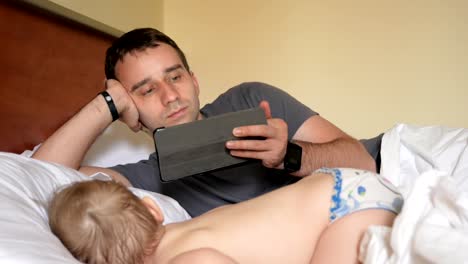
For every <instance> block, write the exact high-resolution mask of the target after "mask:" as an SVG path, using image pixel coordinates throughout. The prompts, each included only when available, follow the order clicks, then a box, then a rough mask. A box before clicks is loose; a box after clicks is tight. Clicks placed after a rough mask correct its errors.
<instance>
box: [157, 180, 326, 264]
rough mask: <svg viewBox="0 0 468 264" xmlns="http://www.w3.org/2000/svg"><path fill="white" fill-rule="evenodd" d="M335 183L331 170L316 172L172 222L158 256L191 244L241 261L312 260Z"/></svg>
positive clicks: (167, 257)
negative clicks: (257, 194) (188, 218)
mask: <svg viewBox="0 0 468 264" xmlns="http://www.w3.org/2000/svg"><path fill="white" fill-rule="evenodd" d="M312 177H313V178H312ZM332 186H333V179H332V177H330V176H329V175H313V176H311V177H310V178H306V179H303V180H301V181H299V182H298V183H296V184H293V185H290V186H287V187H284V188H281V189H279V190H276V191H273V192H271V193H268V194H266V195H263V196H261V197H258V198H255V199H252V200H250V201H247V202H243V203H240V204H236V205H229V206H224V207H220V208H217V209H215V210H212V211H210V212H208V213H206V214H204V215H202V216H200V217H197V218H194V219H192V220H190V221H187V222H183V223H179V224H174V225H169V226H167V232H166V236H165V237H164V238H163V240H162V241H161V244H160V247H159V248H158V250H157V251H158V252H157V254H156V255H157V256H158V260H159V261H162V262H164V263H165V262H166V261H168V260H170V259H172V258H173V257H175V256H177V255H179V254H182V253H184V252H187V251H190V250H193V249H197V248H213V249H216V250H218V251H220V252H222V253H224V254H226V255H227V256H229V257H231V258H233V259H234V260H236V261H237V262H239V263H269V264H271V263H285V261H287V263H309V261H310V259H311V257H312V254H313V250H314V247H315V244H316V242H317V239H318V238H319V236H320V233H321V232H322V231H323V229H324V228H325V227H326V226H327V225H328V212H329V208H330V201H331V193H332ZM159 263H160V262H159Z"/></svg>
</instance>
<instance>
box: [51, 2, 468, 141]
mask: <svg viewBox="0 0 468 264" xmlns="http://www.w3.org/2000/svg"><path fill="white" fill-rule="evenodd" d="M53 2H55V3H57V4H60V5H62V6H65V7H67V8H70V9H72V10H74V11H76V12H79V13H82V14H84V15H86V16H89V17H91V18H93V19H96V20H98V21H100V22H102V23H105V24H108V25H110V26H112V27H115V28H117V29H120V30H122V31H127V30H130V29H132V28H134V27H141V26H153V27H157V28H160V29H163V30H164V31H165V32H166V33H168V34H169V35H170V36H171V37H173V38H174V39H175V40H176V41H177V42H178V43H179V45H180V46H181V47H182V48H183V49H184V50H185V52H186V53H187V56H188V58H189V62H190V63H191V66H192V68H193V70H194V71H195V73H196V75H197V76H198V78H199V81H200V84H201V88H202V91H201V93H202V94H201V100H202V102H209V101H211V100H213V99H214V98H215V97H216V96H217V95H218V94H220V93H221V92H223V91H224V90H225V89H226V88H227V87H230V86H233V85H235V84H237V83H240V82H243V81H264V82H268V83H271V84H274V85H277V86H279V87H281V88H282V89H284V90H286V91H288V92H289V93H291V94H292V95H293V96H295V97H297V98H299V99H300V100H301V101H303V102H304V103H305V104H307V105H309V106H310V107H311V108H313V109H314V110H316V111H318V112H319V113H320V114H321V115H322V116H324V117H326V118H327V119H329V120H330V121H332V122H334V123H335V124H337V125H338V126H340V127H341V128H343V129H344V130H345V131H347V132H348V133H350V134H351V135H353V136H355V137H358V138H364V137H371V136H373V135H375V134H377V133H380V132H382V131H385V130H387V129H389V128H391V127H392V126H393V125H394V124H396V123H399V122H405V123H412V124H420V125H446V126H454V127H468V115H467V114H466V113H467V112H468V1H465V0H445V1H438V0H437V1H436V0H415V1H405V0H394V1H372V0H357V1H344V0H342V1H339V0H331V1H312V0H291V1H283V0H282V1H280V0H237V1H219V0H203V1H198V0H168V1H164V0H157V1H155V0H134V1H126V0H118V1H117V0H101V1H94V0H81V1H75V0H53Z"/></svg>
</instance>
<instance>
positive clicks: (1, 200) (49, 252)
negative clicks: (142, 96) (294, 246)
mask: <svg viewBox="0 0 468 264" xmlns="http://www.w3.org/2000/svg"><path fill="white" fill-rule="evenodd" d="M27 2H29V1H27ZM0 30H1V33H2V42H1V43H0V47H1V48H0V52H1V54H0V60H1V63H0V67H1V68H0V74H2V75H3V76H2V78H1V79H2V81H3V83H2V88H1V89H0V115H1V119H0V120H2V122H1V126H2V127H1V129H0V133H2V134H1V136H0V263H78V262H77V261H76V260H75V259H74V258H73V257H72V256H71V255H70V253H69V252H68V251H67V250H66V249H65V248H64V247H63V245H62V244H61V243H60V241H59V240H58V239H57V238H56V237H55V236H54V235H53V234H52V233H51V232H50V229H49V227H48V224H47V210H46V208H47V202H48V201H49V199H50V197H51V195H52V194H53V192H54V191H55V190H56V189H57V188H60V187H61V186H64V185H67V184H70V183H72V182H75V181H83V180H89V179H90V178H89V177H86V176H84V175H82V174H81V173H79V172H77V171H75V170H72V169H69V168H65V167H63V166H60V165H57V164H51V163H46V162H41V161H37V160H33V159H31V158H29V156H30V155H31V153H32V151H34V148H35V147H37V146H38V145H40V143H41V142H43V141H44V140H45V139H46V138H47V137H48V136H50V135H51V133H52V132H53V131H55V130H56V129H57V128H58V127H59V126H60V125H62V124H63V123H64V122H65V121H66V120H67V119H68V118H70V117H71V116H72V115H73V114H74V113H76V112H77V111H78V110H79V109H80V107H81V106H83V105H84V104H85V103H86V102H88V101H89V100H90V99H91V98H93V97H94V96H96V94H97V93H98V92H99V91H101V90H102V86H103V79H104V72H103V60H104V52H105V50H106V48H107V47H108V45H109V44H110V43H111V42H112V40H114V39H115V37H116V35H118V32H116V33H115V32H114V34H109V33H108V32H107V33H106V32H103V31H102V30H96V29H94V28H90V27H89V26H86V25H83V24H81V23H77V22H74V21H71V20H69V19H66V18H63V17H61V16H59V15H57V14H56V13H51V12H49V11H46V10H44V9H42V8H37V7H35V6H32V5H30V4H28V3H25V2H23V1H2V2H0ZM110 142H112V144H109V143H110ZM153 151H154V146H153V142H152V139H151V138H149V137H147V136H146V135H138V134H134V133H132V132H131V131H130V130H129V129H128V128H126V126H125V125H123V124H121V123H119V122H115V123H114V124H113V125H112V126H111V127H109V128H108V129H107V130H106V131H105V132H104V133H103V134H102V135H101V136H100V137H99V138H98V140H97V142H96V143H95V144H94V145H93V147H92V149H91V150H90V152H89V153H88V154H87V155H86V157H85V164H86V165H95V166H104V167H106V166H113V165H115V164H119V163H123V162H132V161H137V160H139V159H142V158H146V157H147V156H148V155H149V154H150V153H151V152H153ZM381 160H382V169H381V174H382V175H383V176H384V177H386V178H387V179H388V180H390V181H391V182H392V183H394V184H395V185H396V186H397V187H398V188H399V190H400V191H401V192H402V193H403V195H404V198H405V205H404V207H403V211H402V213H401V214H400V215H399V216H398V217H397V220H396V222H395V226H394V227H393V228H385V227H380V226H375V227H371V228H369V230H368V232H367V233H366V235H365V237H364V239H363V242H362V244H361V248H360V250H361V259H362V261H363V262H364V263H430V262H433V263H464V262H466V260H468V252H467V251H466V248H468V239H467V237H468V129H466V128H447V127H440V126H427V127H421V126H413V125H408V124H398V125H396V126H395V127H393V128H390V129H389V130H388V131H387V132H386V133H385V134H384V137H383V142H382V149H381ZM94 177H96V178H99V179H106V175H103V174H97V175H95V176H94ZM132 191H134V192H135V193H136V194H137V195H139V196H143V195H148V196H151V197H152V198H153V199H155V201H156V202H158V203H159V204H160V205H161V207H163V210H164V213H165V216H166V218H167V221H183V220H185V219H188V218H189V216H188V214H187V213H186V212H185V210H184V209H183V208H181V207H180V205H179V204H178V203H177V202H176V201H174V200H173V199H171V198H169V197H166V196H162V195H159V194H155V193H150V192H145V191H141V190H136V189H132ZM441 241H443V243H441Z"/></svg>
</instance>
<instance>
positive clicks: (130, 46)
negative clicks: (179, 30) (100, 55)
mask: <svg viewBox="0 0 468 264" xmlns="http://www.w3.org/2000/svg"><path fill="white" fill-rule="evenodd" d="M160 43H165V44H167V45H169V46H171V47H173V48H174V49H175V50H176V51H177V54H178V55H179V57H180V60H181V61H182V63H183V64H184V67H185V69H186V70H187V71H190V67H189V65H188V63H187V59H186V58H185V55H184V52H183V51H182V50H181V49H180V48H179V46H177V44H176V43H175V41H174V40H172V39H171V38H170V37H169V36H167V35H166V34H164V33H162V32H161V31H159V30H157V29H154V28H137V29H134V30H132V31H129V32H127V33H125V34H123V35H122V36H121V37H120V38H118V39H117V40H115V41H114V43H112V46H110V47H109V48H108V49H107V52H106V61H105V68H104V70H105V73H106V78H107V79H117V78H116V76H115V65H116V64H117V62H119V61H120V60H122V59H123V57H124V56H125V55H126V54H128V53H133V52H136V51H143V50H145V49H147V48H154V47H157V46H159V44H160Z"/></svg>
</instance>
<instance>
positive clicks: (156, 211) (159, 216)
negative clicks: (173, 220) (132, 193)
mask: <svg viewBox="0 0 468 264" xmlns="http://www.w3.org/2000/svg"><path fill="white" fill-rule="evenodd" d="M141 201H142V202H143V204H144V205H145V206H146V208H147V209H148V210H149V212H150V213H151V215H153V217H154V219H156V221H157V222H158V223H161V224H162V223H163V222H164V214H163V211H162V210H161V208H160V207H159V205H157V204H156V203H155V202H154V201H153V199H151V198H150V197H148V196H145V197H143V199H141Z"/></svg>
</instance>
